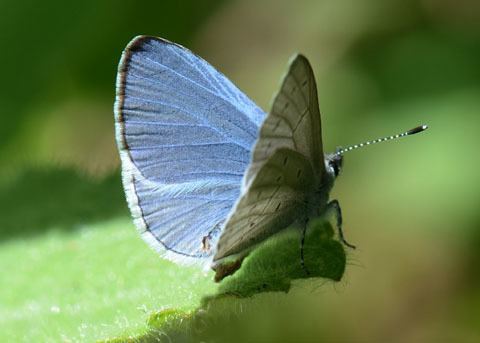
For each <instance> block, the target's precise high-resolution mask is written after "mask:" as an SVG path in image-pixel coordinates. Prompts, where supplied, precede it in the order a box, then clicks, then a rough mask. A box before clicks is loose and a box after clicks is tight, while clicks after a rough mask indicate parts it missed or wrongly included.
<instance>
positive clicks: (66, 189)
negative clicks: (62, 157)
mask: <svg viewBox="0 0 480 343" xmlns="http://www.w3.org/2000/svg"><path fill="white" fill-rule="evenodd" d="M0 208H2V215H1V216H0V240H5V239H9V238H17V237H28V236H31V235H34V234H38V233H42V232H43V231H45V230H46V229H49V228H55V229H65V230H70V229H74V228H75V227H76V226H78V225H82V224H85V223H90V222H94V221H98V220H103V219H108V218H111V217H114V216H118V215H127V214H128V211H127V207H126V205H125V198H124V195H123V189H122V185H121V179H120V173H118V172H116V173H114V174H112V175H110V176H108V177H106V178H104V179H102V180H93V179H92V178H88V177H82V176H80V175H79V174H78V173H77V172H75V171H74V170H72V169H56V170H47V169H36V170H35V169H31V170H27V171H25V172H24V173H23V174H22V175H21V176H19V177H18V178H17V179H16V180H15V181H14V182H12V183H10V184H8V185H5V186H3V187H2V188H0Z"/></svg>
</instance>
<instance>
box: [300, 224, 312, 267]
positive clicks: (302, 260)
mask: <svg viewBox="0 0 480 343" xmlns="http://www.w3.org/2000/svg"><path fill="white" fill-rule="evenodd" d="M307 224H308V219H306V220H305V224H304V226H303V230H302V240H301V241H300V265H301V266H302V269H303V270H304V271H305V274H307V275H310V272H309V271H308V269H307V267H305V258H304V246H305V236H306V235H307Z"/></svg>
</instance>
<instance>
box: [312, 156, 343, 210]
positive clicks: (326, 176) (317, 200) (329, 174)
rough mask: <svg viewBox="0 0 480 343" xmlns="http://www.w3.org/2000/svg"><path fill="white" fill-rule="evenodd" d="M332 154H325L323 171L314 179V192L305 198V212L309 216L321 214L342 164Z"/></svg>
mask: <svg viewBox="0 0 480 343" xmlns="http://www.w3.org/2000/svg"><path fill="white" fill-rule="evenodd" d="M332 156H333V155H326V156H325V171H324V173H322V174H321V175H320V177H319V178H318V180H316V182H315V185H314V192H312V193H311V194H310V195H309V196H308V198H307V214H308V217H309V218H312V217H318V216H321V215H322V214H323V213H324V212H325V210H326V208H327V204H328V199H329V195H330V191H331V189H332V187H333V184H334V182H335V179H336V177H337V176H338V173H339V171H340V168H341V164H342V161H341V160H340V161H337V160H334V159H333V157H332Z"/></svg>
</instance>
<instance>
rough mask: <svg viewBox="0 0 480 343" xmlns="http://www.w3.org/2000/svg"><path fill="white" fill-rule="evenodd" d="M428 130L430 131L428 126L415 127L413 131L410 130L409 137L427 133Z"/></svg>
mask: <svg viewBox="0 0 480 343" xmlns="http://www.w3.org/2000/svg"><path fill="white" fill-rule="evenodd" d="M426 129H428V126H427V125H420V126H417V127H414V128H413V129H410V130H408V131H407V135H414V134H416V133H419V132H422V131H425V130H426Z"/></svg>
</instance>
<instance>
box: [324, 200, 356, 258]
mask: <svg viewBox="0 0 480 343" xmlns="http://www.w3.org/2000/svg"><path fill="white" fill-rule="evenodd" d="M327 208H328V209H329V210H330V209H331V210H333V211H335V217H336V218H337V230H338V235H339V236H340V240H341V241H342V243H343V244H345V245H346V246H347V247H349V248H351V249H355V245H353V244H350V243H348V242H347V240H346V239H345V237H344V236H343V230H342V209H341V208H340V204H339V203H338V200H337V199H334V200H332V201H330V202H329V203H328V205H327Z"/></svg>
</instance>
